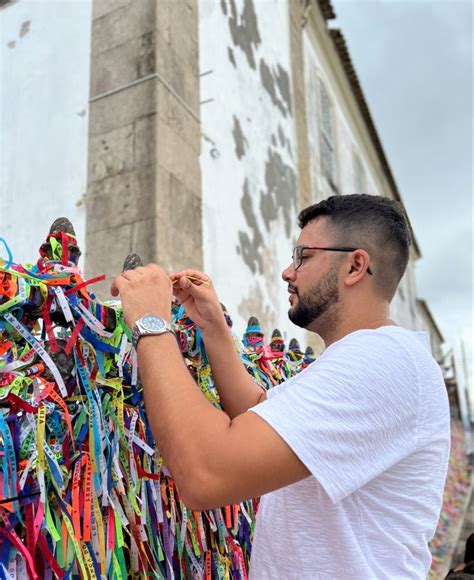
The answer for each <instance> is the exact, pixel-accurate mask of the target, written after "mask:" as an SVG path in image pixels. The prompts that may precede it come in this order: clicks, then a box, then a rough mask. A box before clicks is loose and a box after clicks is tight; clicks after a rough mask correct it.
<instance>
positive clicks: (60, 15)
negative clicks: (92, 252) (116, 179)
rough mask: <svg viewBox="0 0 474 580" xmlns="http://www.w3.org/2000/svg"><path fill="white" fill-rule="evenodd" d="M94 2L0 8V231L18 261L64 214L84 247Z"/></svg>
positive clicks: (28, 256)
mask: <svg viewBox="0 0 474 580" xmlns="http://www.w3.org/2000/svg"><path fill="white" fill-rule="evenodd" d="M91 6H92V4H91V0H82V1H79V2H76V1H68V0H62V1H61V2H60V1H55V2H54V1H46V0H28V1H23V0H20V1H18V2H16V3H13V4H11V5H7V6H6V7H4V8H3V9H1V10H0V81H1V83H0V128H1V130H0V236H2V237H4V238H5V239H6V240H7V241H8V243H9V245H10V248H11V250H12V252H13V257H14V260H15V261H16V262H26V261H36V259H37V258H38V254H37V249H38V247H39V245H40V243H41V242H42V240H43V239H44V237H45V235H46V234H47V233H48V231H49V227H50V225H51V223H52V222H53V221H54V219H55V218H57V217H59V216H63V215H64V216H66V217H69V219H70V220H71V221H72V222H73V224H74V226H75V228H76V233H77V235H78V238H79V243H80V246H81V248H82V249H83V250H84V245H85V207H84V204H83V195H84V193H85V191H86V183H87V173H86V156H87V124H88V119H87V114H88V95H89V63H90V32H91ZM0 255H2V256H5V252H4V250H3V248H1V249H0Z"/></svg>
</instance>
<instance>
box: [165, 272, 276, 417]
mask: <svg viewBox="0 0 474 580" xmlns="http://www.w3.org/2000/svg"><path fill="white" fill-rule="evenodd" d="M188 276H190V277H192V279H193V280H195V282H196V283H191V282H190V280H189V279H188ZM170 278H171V280H173V281H175V286H174V288H173V292H174V294H175V296H176V297H177V298H178V300H179V302H180V303H181V304H182V305H183V306H184V308H185V310H186V314H187V315H188V316H189V317H190V318H191V319H192V320H193V321H194V322H195V323H196V324H197V326H198V327H199V328H200V329H201V332H202V336H203V340H204V344H205V347H206V353H207V356H208V357H209V361H210V363H211V368H212V376H213V377H214V380H215V382H216V387H217V390H218V392H219V396H220V398H221V401H222V404H223V407H224V410H225V411H226V413H227V414H228V415H229V417H230V418H231V419H233V418H234V417H237V416H238V415H240V414H241V413H245V411H247V410H248V409H250V407H253V406H254V405H257V404H258V403H261V402H262V401H264V400H265V399H266V398H267V394H266V392H265V391H264V390H263V389H262V388H261V387H260V386H259V385H257V383H255V381H253V379H252V378H251V377H250V375H249V374H248V372H247V371H246V369H245V367H244V365H243V363H242V361H241V359H240V357H239V355H238V353H237V350H236V348H235V344H234V341H233V339H232V334H231V333H230V330H229V328H228V326H227V323H226V321H225V318H224V314H223V312H222V308H221V305H220V303H219V300H218V298H217V295H216V293H215V291H214V288H213V286H212V283H211V280H210V279H209V277H208V276H206V275H205V274H203V273H202V272H199V271H198V270H183V271H181V272H177V273H175V274H171V276H170ZM200 282H201V283H200Z"/></svg>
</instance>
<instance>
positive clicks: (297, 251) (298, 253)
mask: <svg viewBox="0 0 474 580" xmlns="http://www.w3.org/2000/svg"><path fill="white" fill-rule="evenodd" d="M357 249H358V248H349V247H346V246H342V247H340V248H321V247H319V246H296V247H295V248H294V249H293V254H292V256H291V257H292V260H293V269H294V270H295V271H296V270H298V268H299V267H300V266H301V264H302V263H303V259H304V256H303V252H304V251H305V250H323V251H325V252H355V251H356V250H357ZM367 274H370V275H371V276H373V272H372V271H371V269H370V268H367Z"/></svg>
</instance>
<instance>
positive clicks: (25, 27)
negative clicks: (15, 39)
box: [20, 20, 31, 38]
mask: <svg viewBox="0 0 474 580" xmlns="http://www.w3.org/2000/svg"><path fill="white" fill-rule="evenodd" d="M30 25H31V21H30V20H26V21H25V22H23V23H22V25H21V28H20V38H23V37H24V36H26V35H27V34H28V32H29V31H30Z"/></svg>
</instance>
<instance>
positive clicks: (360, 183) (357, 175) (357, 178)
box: [352, 151, 367, 193]
mask: <svg viewBox="0 0 474 580" xmlns="http://www.w3.org/2000/svg"><path fill="white" fill-rule="evenodd" d="M352 163H353V168H354V188H355V189H354V193H367V179H366V176H365V170H364V166H363V165H362V161H361V159H360V156H359V154H358V153H357V152H356V151H354V153H353V156H352Z"/></svg>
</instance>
